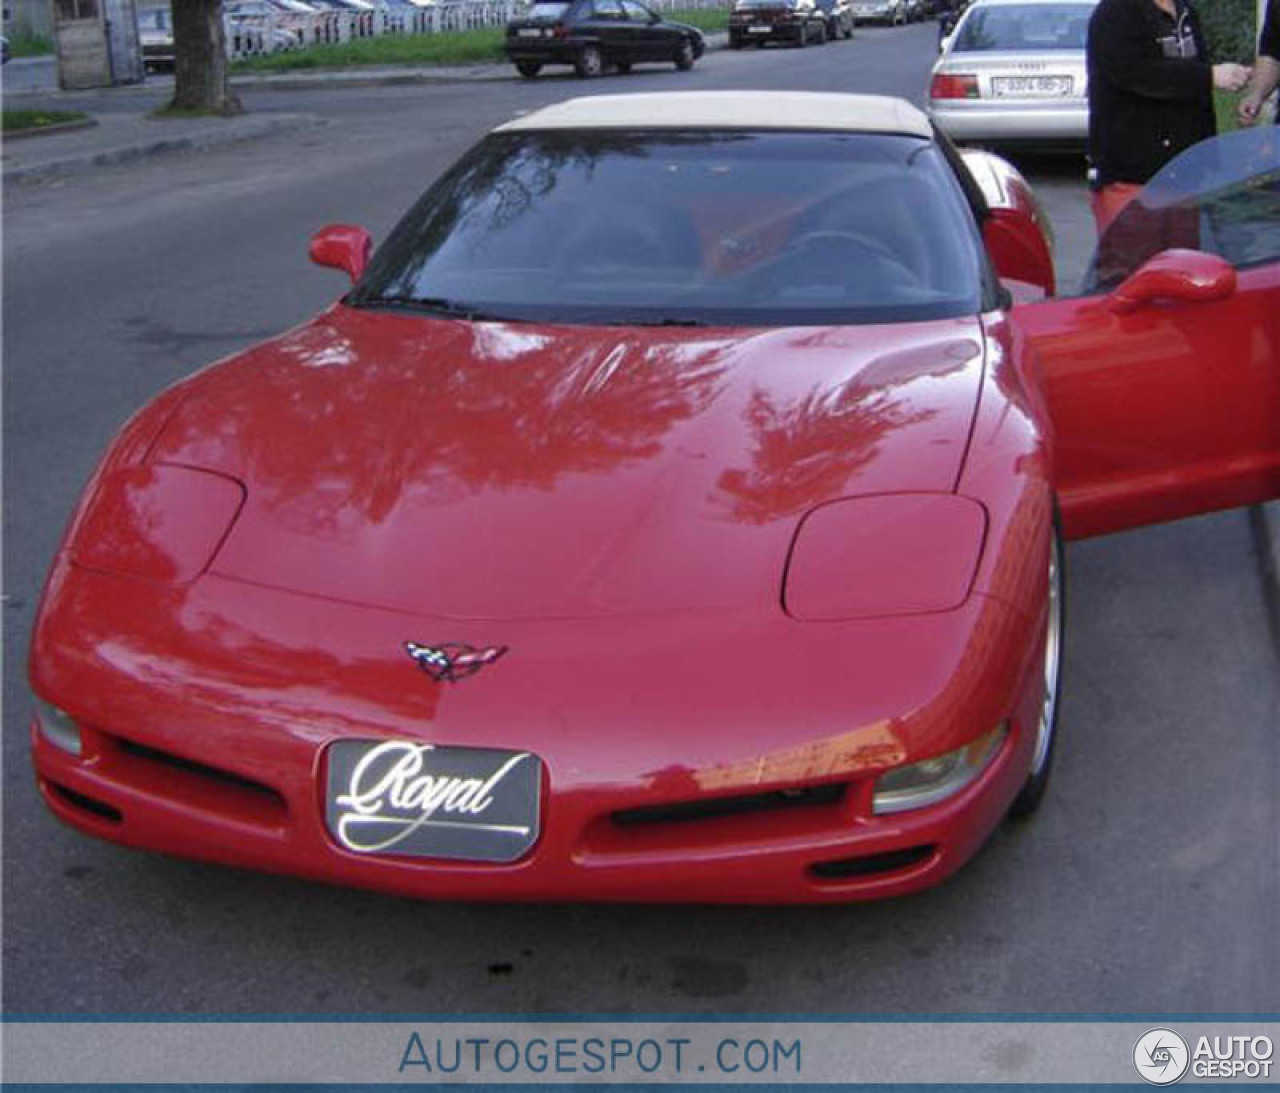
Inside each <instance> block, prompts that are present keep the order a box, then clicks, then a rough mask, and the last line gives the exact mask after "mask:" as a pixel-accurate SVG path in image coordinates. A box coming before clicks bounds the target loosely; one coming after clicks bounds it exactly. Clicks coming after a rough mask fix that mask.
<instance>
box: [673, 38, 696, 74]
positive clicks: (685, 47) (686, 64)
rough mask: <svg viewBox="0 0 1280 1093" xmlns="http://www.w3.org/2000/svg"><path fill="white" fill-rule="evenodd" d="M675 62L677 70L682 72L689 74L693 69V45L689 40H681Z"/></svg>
mask: <svg viewBox="0 0 1280 1093" xmlns="http://www.w3.org/2000/svg"><path fill="white" fill-rule="evenodd" d="M675 62H676V68H678V69H679V70H680V71H681V72H688V71H689V69H691V68H692V67H693V43H692V42H691V41H689V39H688V38H681V39H680V45H679V46H677V47H676V56H675Z"/></svg>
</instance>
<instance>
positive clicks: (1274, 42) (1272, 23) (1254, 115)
mask: <svg viewBox="0 0 1280 1093" xmlns="http://www.w3.org/2000/svg"><path fill="white" fill-rule="evenodd" d="M1277 85H1280V0H1270V3H1268V4H1267V19H1266V22H1265V23H1263V24H1262V37H1261V38H1260V39H1259V40H1258V61H1257V63H1256V64H1255V65H1254V66H1253V81H1252V82H1251V83H1250V84H1249V90H1248V91H1247V92H1246V94H1245V96H1244V98H1243V99H1241V100H1240V104H1239V105H1238V106H1237V107H1236V118H1237V120H1238V121H1239V122H1240V124H1241V125H1252V124H1253V123H1254V122H1255V121H1257V120H1258V111H1260V110H1261V109H1262V104H1263V103H1264V102H1265V101H1266V98H1267V96H1268V95H1270V94H1271V92H1273V91H1274V90H1275V89H1276V86H1277ZM1276 121H1277V122H1280V117H1277V118H1276Z"/></svg>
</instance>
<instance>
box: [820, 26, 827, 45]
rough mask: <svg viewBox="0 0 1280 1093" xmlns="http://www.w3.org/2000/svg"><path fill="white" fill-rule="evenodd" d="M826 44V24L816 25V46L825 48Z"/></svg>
mask: <svg viewBox="0 0 1280 1093" xmlns="http://www.w3.org/2000/svg"><path fill="white" fill-rule="evenodd" d="M826 44H827V24H826V23H819V24H818V45H820V46H825V45H826Z"/></svg>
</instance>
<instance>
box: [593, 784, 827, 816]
mask: <svg viewBox="0 0 1280 1093" xmlns="http://www.w3.org/2000/svg"><path fill="white" fill-rule="evenodd" d="M847 791H848V786H846V785H845V784H844V783H836V784H834V785H825V786H803V787H800V788H798V789H780V790H772V791H770V792H768V793H748V794H743V795H740V796H736V797H713V798H709V799H707V800H703V801H680V802H677V803H674V804H664V805H649V806H645V807H642V808H627V809H623V810H621V811H620V812H615V813H614V814H613V822H614V823H615V824H617V825H618V826H619V827H640V826H643V825H648V824H687V823H697V822H698V821H701V820H719V819H723V818H725V817H727V816H742V815H745V814H748V813H760V812H779V811H793V810H795V809H803V808H815V807H818V806H821V805H837V804H839V803H840V802H841V801H843V800H844V797H845V793H846V792H847Z"/></svg>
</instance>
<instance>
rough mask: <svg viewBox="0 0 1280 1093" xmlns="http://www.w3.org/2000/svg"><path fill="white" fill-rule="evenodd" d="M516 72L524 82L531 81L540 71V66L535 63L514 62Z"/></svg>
mask: <svg viewBox="0 0 1280 1093" xmlns="http://www.w3.org/2000/svg"><path fill="white" fill-rule="evenodd" d="M516 71H517V72H519V73H520V75H521V76H523V77H524V78H525V79H526V80H532V79H533V78H534V76H536V75H537V74H538V73H539V72H541V71H542V65H540V64H539V63H538V62H537V61H516Z"/></svg>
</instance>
